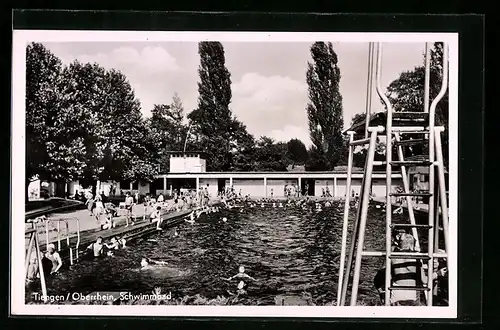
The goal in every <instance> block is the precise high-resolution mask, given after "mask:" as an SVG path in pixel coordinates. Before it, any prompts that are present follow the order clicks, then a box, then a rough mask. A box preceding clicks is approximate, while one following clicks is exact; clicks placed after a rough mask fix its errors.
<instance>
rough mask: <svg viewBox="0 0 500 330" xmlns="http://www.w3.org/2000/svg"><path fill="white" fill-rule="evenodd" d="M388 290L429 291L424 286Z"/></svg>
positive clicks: (391, 287)
mask: <svg viewBox="0 0 500 330" xmlns="http://www.w3.org/2000/svg"><path fill="white" fill-rule="evenodd" d="M389 290H416V291H429V290H430V288H428V287H426V286H403V285H402V286H390V287H389Z"/></svg>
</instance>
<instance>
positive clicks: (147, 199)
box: [142, 194, 151, 221]
mask: <svg viewBox="0 0 500 330" xmlns="http://www.w3.org/2000/svg"><path fill="white" fill-rule="evenodd" d="M143 205H144V215H143V216H142V220H143V221H146V214H148V208H149V206H151V197H150V196H149V194H147V195H146V197H144V202H143Z"/></svg>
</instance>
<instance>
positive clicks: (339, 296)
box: [334, 132, 354, 306]
mask: <svg viewBox="0 0 500 330" xmlns="http://www.w3.org/2000/svg"><path fill="white" fill-rule="evenodd" d="M347 134H349V156H348V158H347V178H346V188H345V189H346V192H347V191H349V190H351V176H352V161H353V150H354V147H353V146H351V145H350V143H351V142H352V141H353V140H354V137H353V136H354V132H347ZM334 185H335V190H336V189H337V178H335V181H334ZM349 197H350V194H349V193H346V198H345V203H344V223H343V227H342V245H341V248H340V267H339V282H338V287H337V306H343V305H344V300H345V296H343V295H342V292H343V286H344V271H345V270H344V268H345V255H346V250H347V229H348V226H349V208H350V200H349ZM346 283H348V281H346Z"/></svg>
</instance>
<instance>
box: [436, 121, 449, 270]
mask: <svg viewBox="0 0 500 330" xmlns="http://www.w3.org/2000/svg"><path fill="white" fill-rule="evenodd" d="M441 131H442V130H441V129H439V130H438V129H436V130H435V134H436V144H435V145H436V158H437V164H438V165H437V166H438V175H439V180H438V181H439V197H440V200H441V217H442V219H443V233H444V244H445V250H446V253H449V251H450V250H449V248H450V247H449V243H450V240H449V232H448V225H449V223H448V203H447V201H446V181H445V178H444V165H443V151H442V150H441ZM446 260H449V258H446Z"/></svg>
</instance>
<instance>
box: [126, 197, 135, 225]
mask: <svg viewBox="0 0 500 330" xmlns="http://www.w3.org/2000/svg"><path fill="white" fill-rule="evenodd" d="M133 206H134V197H132V196H130V192H128V191H127V195H126V197H125V209H126V210H127V216H126V220H127V224H126V225H125V227H128V222H129V219H130V222H131V223H132V226H133V225H134V220H133V218H132V207H133Z"/></svg>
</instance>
